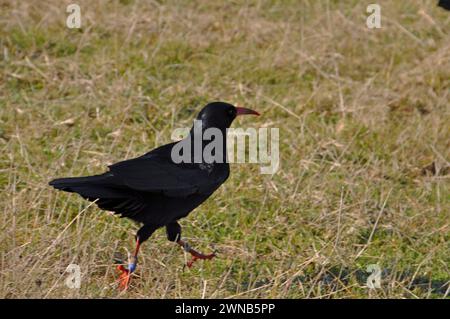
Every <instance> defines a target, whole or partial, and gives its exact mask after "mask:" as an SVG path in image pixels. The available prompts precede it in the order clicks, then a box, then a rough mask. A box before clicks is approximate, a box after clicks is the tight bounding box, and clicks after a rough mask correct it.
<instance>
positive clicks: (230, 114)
mask: <svg viewBox="0 0 450 319" xmlns="http://www.w3.org/2000/svg"><path fill="white" fill-rule="evenodd" d="M235 113H236V111H235V110H233V109H229V110H228V115H229V116H234V115H235Z"/></svg>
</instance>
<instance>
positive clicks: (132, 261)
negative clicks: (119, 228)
mask: <svg viewBox="0 0 450 319" xmlns="http://www.w3.org/2000/svg"><path fill="white" fill-rule="evenodd" d="M140 247H141V242H140V241H139V237H138V238H137V239H136V249H135V250H134V255H133V256H131V257H130V258H129V260H128V268H125V267H124V266H123V265H119V266H117V269H118V270H119V271H120V272H121V274H120V276H119V287H120V289H122V290H127V289H128V285H129V283H130V277H131V274H132V273H133V272H134V271H135V270H136V266H137V261H138V257H137V256H138V253H139V248H140Z"/></svg>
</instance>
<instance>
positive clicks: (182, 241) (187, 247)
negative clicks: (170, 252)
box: [177, 239, 216, 268]
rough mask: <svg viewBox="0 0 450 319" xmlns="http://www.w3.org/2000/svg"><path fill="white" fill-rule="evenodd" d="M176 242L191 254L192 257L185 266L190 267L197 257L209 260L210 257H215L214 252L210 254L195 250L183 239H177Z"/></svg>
mask: <svg viewBox="0 0 450 319" xmlns="http://www.w3.org/2000/svg"><path fill="white" fill-rule="evenodd" d="M177 244H178V245H180V246H181V247H183V249H184V251H186V252H188V253H190V254H191V255H192V259H191V260H190V261H189V262H188V263H187V266H188V267H189V268H190V267H192V265H193V264H194V262H195V261H196V260H198V259H205V260H209V259H212V258H214V257H216V254H215V253H212V254H208V255H205V254H202V253H201V252H198V251H196V250H195V249H193V248H192V247H191V246H190V245H189V244H188V243H187V242H185V241H184V240H181V239H180V240H178V241H177Z"/></svg>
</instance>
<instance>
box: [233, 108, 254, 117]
mask: <svg viewBox="0 0 450 319" xmlns="http://www.w3.org/2000/svg"><path fill="white" fill-rule="evenodd" d="M236 111H237V112H236V116H239V115H246V114H249V115H258V116H259V113H258V112H256V111H253V110H250V109H247V108H245V107H236Z"/></svg>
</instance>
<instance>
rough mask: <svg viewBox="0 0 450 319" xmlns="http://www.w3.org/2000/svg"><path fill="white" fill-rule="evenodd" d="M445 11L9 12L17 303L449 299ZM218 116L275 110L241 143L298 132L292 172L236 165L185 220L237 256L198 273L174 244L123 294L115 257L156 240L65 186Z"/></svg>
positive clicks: (3, 144) (9, 6)
mask: <svg viewBox="0 0 450 319" xmlns="http://www.w3.org/2000/svg"><path fill="white" fill-rule="evenodd" d="M435 2H436V1H431V0H427V1H418V0H417V1H409V2H408V3H402V2H399V1H380V4H381V6H382V15H383V17H382V28H381V29H379V30H369V29H367V28H366V26H365V16H366V13H365V12H366V6H367V4H369V3H371V2H367V3H365V2H364V1H326V0H322V1H301V2H298V1H246V2H240V1H237V2H229V1H223V2H222V1H214V2H213V1H208V2H207V1H191V2H189V3H186V2H184V3H182V2H180V1H161V2H146V1H132V0H131V1H99V2H96V3H92V1H79V2H78V3H79V4H80V6H81V12H82V29H80V30H70V29H68V28H66V27H65V24H64V21H65V17H66V13H65V6H64V5H63V4H62V3H60V2H59V1H45V2H39V3H38V2H35V1H6V2H3V3H2V4H0V70H1V72H0V210H1V211H2V215H1V217H0V229H1V232H0V297H4V298H20V297H33V298H42V297H46V298H49V297H50V298H51V297H63V298H68V297H77V298H88V297H125V298H127V297H133V298H134V297H136V298H180V297H185V298H188V297H192V298H201V297H205V298H214V297H227V298H228V297H248V298H258V297H266V298H448V296H449V290H450V289H449V282H450V271H449V264H450V259H449V258H450V235H449V234H450V231H449V226H450V224H449V220H450V192H449V172H450V169H449V155H450V154H449V149H450V144H449V141H450V126H449V123H450V116H449V115H450V114H449V110H450V108H449V105H450V96H449V93H450V91H449V88H450V50H449V48H450V47H449V45H450V34H449V31H448V30H450V16H449V15H448V12H445V11H444V10H442V9H440V8H438V7H436V5H435ZM213 100H223V101H228V102H231V103H237V104H239V105H242V106H246V107H250V108H253V109H256V110H258V111H260V112H261V113H262V116H261V117H259V118H257V119H255V118H246V119H241V120H238V121H237V123H235V126H237V125H239V126H242V127H247V126H252V127H261V126H267V127H278V128H280V156H281V167H280V170H279V171H278V172H277V173H276V174H275V175H273V176H266V175H260V174H259V167H258V165H254V164H246V165H237V164H234V165H232V173H231V176H230V179H229V180H228V181H227V182H226V183H225V184H224V185H223V186H222V187H221V188H220V189H219V190H218V191H217V192H216V193H215V194H214V195H213V196H212V198H211V199H210V200H208V201H207V202H206V203H205V204H204V205H202V206H200V207H199V208H198V209H196V210H195V211H194V212H193V213H191V214H190V215H189V216H188V217H187V218H186V219H183V220H182V221H181V223H182V226H183V236H185V237H187V238H188V239H189V241H190V242H191V243H192V244H193V245H194V246H195V247H197V248H199V249H201V250H204V251H206V252H209V251H211V250H213V249H214V248H216V249H218V251H219V258H217V259H214V260H212V261H211V262H198V263H197V264H196V265H195V267H194V268H192V269H184V268H183V264H184V262H185V256H184V254H183V253H182V251H181V250H180V249H179V247H176V246H175V245H174V244H173V243H170V242H168V241H167V240H166V238H165V232H164V230H158V231H157V232H156V233H155V234H154V235H153V236H152V238H151V239H150V240H149V241H148V242H147V243H146V244H145V245H144V246H143V249H142V255H141V257H140V265H139V267H138V269H137V272H136V275H137V276H138V277H137V278H136V279H135V280H133V282H132V287H131V289H130V290H129V291H127V292H126V293H120V292H119V291H118V290H117V289H116V284H115V278H116V275H117V273H116V271H115V267H114V265H113V256H114V253H115V252H116V251H119V252H122V253H123V252H125V251H126V249H128V250H132V248H133V238H134V234H135V231H136V230H137V229H138V225H135V224H134V223H133V222H131V221H128V220H125V219H119V218H116V217H115V216H112V215H110V214H107V213H105V212H102V211H100V210H98V209H96V208H95V207H94V206H90V207H89V208H87V209H86V210H85V211H84V209H85V208H86V207H87V206H88V203H87V202H85V201H83V200H82V199H80V198H79V197H77V196H75V195H73V194H65V193H61V192H57V191H55V190H53V189H51V188H50V187H49V186H48V185H47V183H48V181H49V180H50V179H52V178H54V177H61V176H79V175H85V174H94V173H99V172H102V171H104V170H105V168H106V165H107V164H110V163H113V162H115V161H118V160H122V159H125V158H131V157H134V156H137V155H140V154H143V153H145V152H146V151H148V150H150V149H152V148H154V147H156V146H158V145H161V144H164V143H167V142H169V141H170V135H171V132H172V130H173V129H175V128H178V127H185V126H190V124H191V122H192V120H193V117H194V116H195V114H196V112H197V111H198V110H199V109H200V108H201V107H202V105H204V104H205V103H207V102H208V101H213ZM286 110H288V111H289V112H287V111H286ZM432 163H434V167H435V169H434V170H433V169H430V167H431V166H430V164H432ZM70 263H77V264H79V265H80V266H81V270H82V285H81V288H80V289H79V290H72V289H68V288H67V287H66V286H65V284H64V281H65V278H66V277H67V274H66V273H64V271H65V269H66V267H67V265H69V264H70ZM369 264H379V265H380V267H381V268H382V271H383V275H382V279H383V280H382V288H380V289H375V290H370V289H367V288H366V287H365V286H366V278H367V276H368V273H367V272H366V271H365V270H366V268H367V266H368V265H369Z"/></svg>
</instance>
